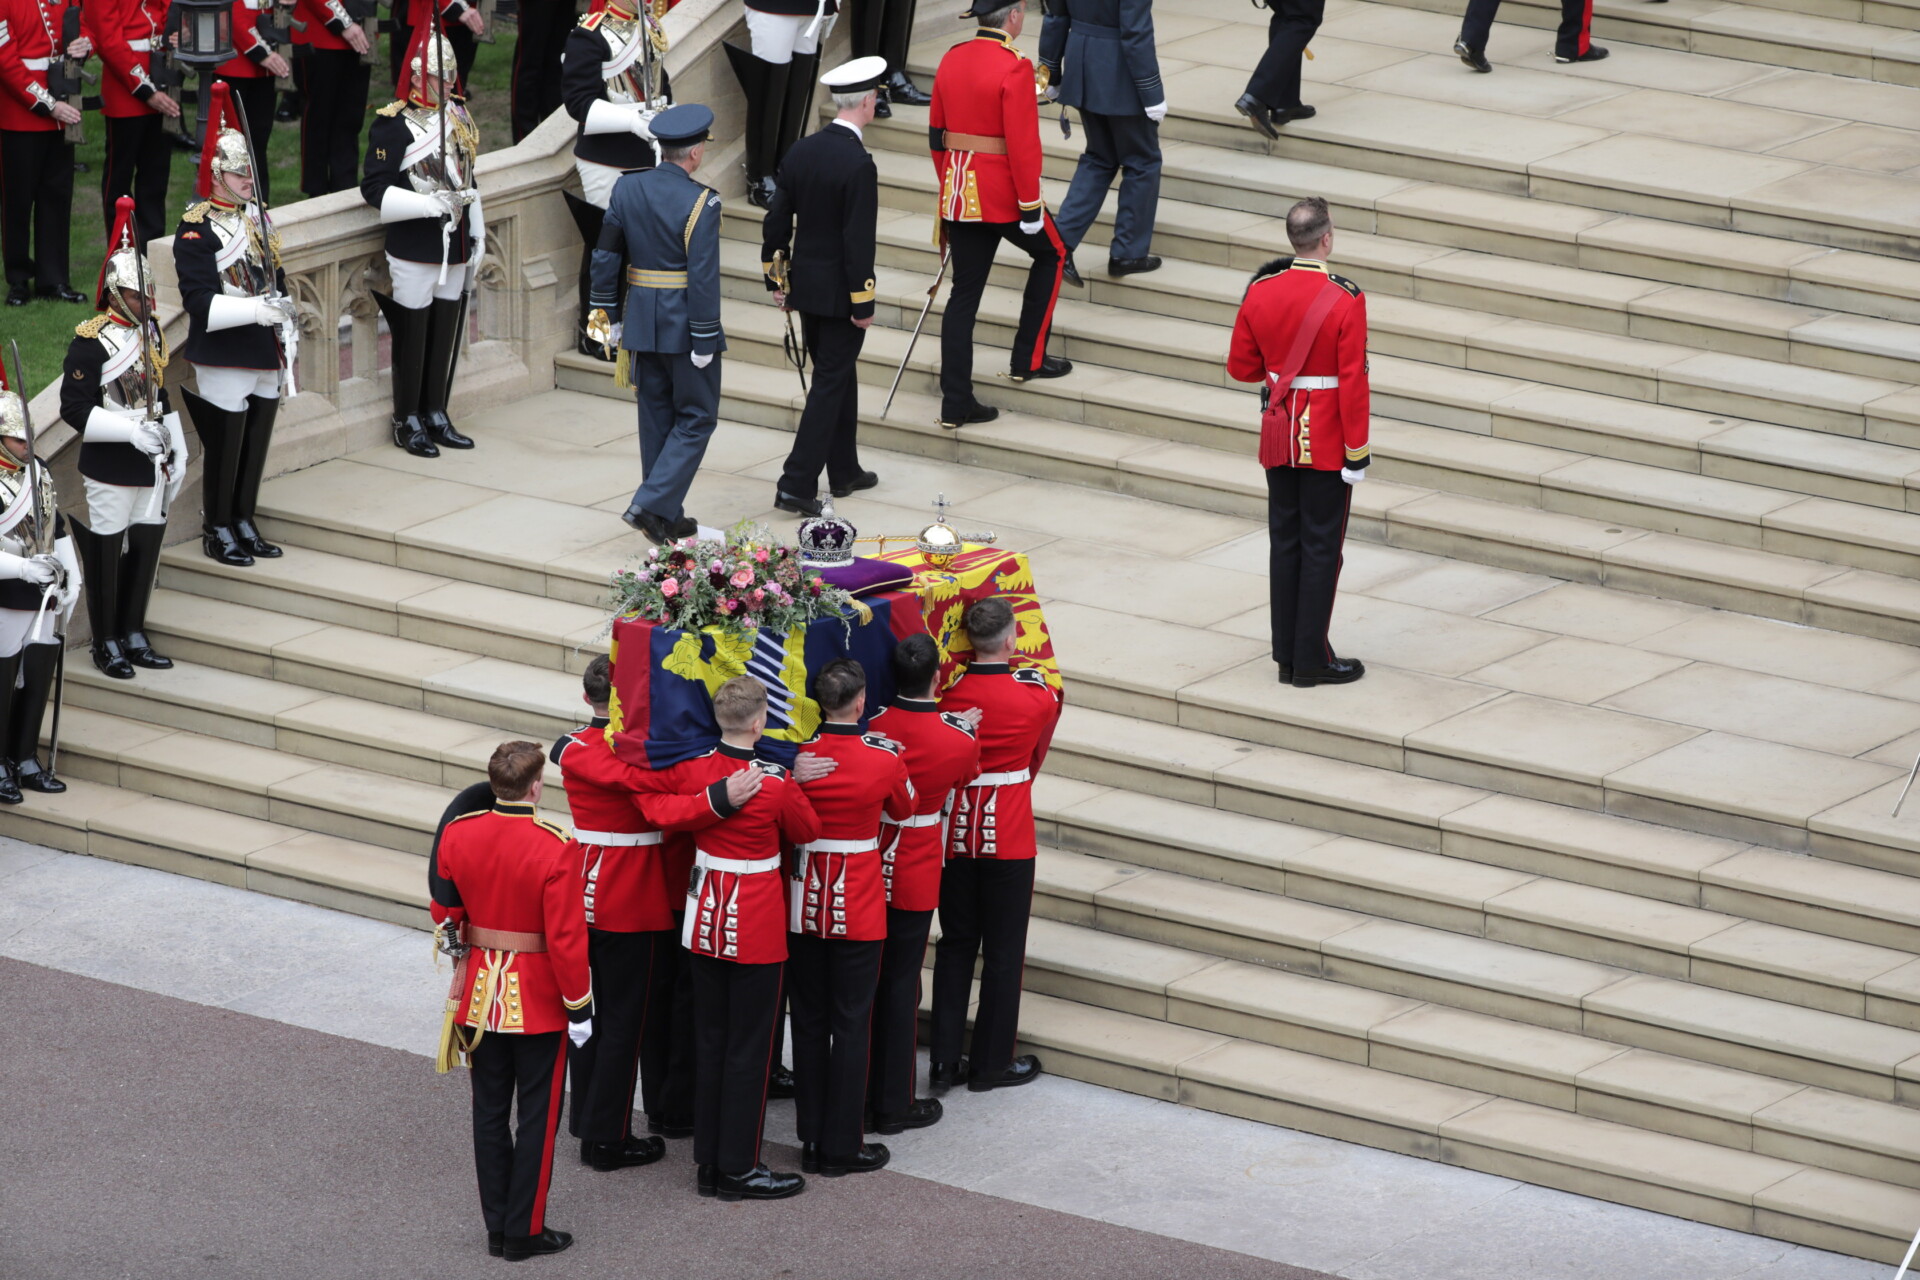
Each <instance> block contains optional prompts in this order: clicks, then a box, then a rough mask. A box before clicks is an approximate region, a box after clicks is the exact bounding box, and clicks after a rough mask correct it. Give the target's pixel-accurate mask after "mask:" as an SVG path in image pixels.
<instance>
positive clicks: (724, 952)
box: [640, 742, 820, 964]
mask: <svg viewBox="0 0 1920 1280" xmlns="http://www.w3.org/2000/svg"><path fill="white" fill-rule="evenodd" d="M753 761H754V756H753V753H752V752H751V751H748V750H746V749H745V748H743V747H735V746H730V745H728V744H727V743H724V742H723V743H721V744H720V745H719V746H718V747H715V748H714V749H713V750H712V751H709V752H708V753H707V754H706V755H703V756H698V757H696V758H694V759H692V760H688V761H685V762H684V763H681V764H676V765H674V766H672V767H671V768H668V769H660V770H657V771H656V772H654V773H653V774H651V775H649V776H648V777H647V778H646V779H645V782H644V789H643V792H642V795H641V798H640V807H641V811H642V812H643V813H645V814H646V815H647V817H648V819H649V820H650V821H652V822H655V823H657V824H658V825H659V826H660V828H661V829H662V830H665V831H692V832H694V845H695V848H696V853H695V856H694V863H693V874H692V876H691V878H690V880H689V882H688V885H687V904H686V911H687V918H686V921H685V923H684V924H683V925H682V932H681V934H680V941H681V943H682V944H683V945H684V946H685V947H686V948H687V950H689V951H691V952H693V953H694V954H695V955H700V956H713V957H715V958H716V959H720V960H732V961H735V962H736V963H739V964H778V963H780V962H781V961H783V960H785V959H786V958H787V895H786V888H785V885H786V877H785V876H784V875H782V874H781V858H780V849H781V841H782V840H785V841H787V842H789V843H792V844H804V843H805V842H807V841H809V840H812V839H814V838H815V837H816V836H818V835H819V834H820V820H819V819H818V818H816V817H815V816H814V812H813V806H812V805H811V804H809V803H808V802H807V797H806V795H805V794H804V793H803V792H802V791H801V790H800V787H799V785H798V784H797V783H795V782H794V781H793V779H792V778H790V777H788V776H787V771H786V770H785V769H783V768H781V767H780V766H779V765H777V764H772V763H769V762H767V761H764V760H763V761H761V762H760V767H761V768H762V769H764V770H766V773H767V777H766V780H765V781H764V782H763V783H761V785H760V791H759V794H757V795H755V796H754V797H753V799H751V800H749V801H747V803H746V804H745V806H743V807H742V808H739V809H735V808H734V807H733V805H732V804H730V803H729V802H728V800H727V779H728V778H730V777H732V776H733V775H734V774H736V773H738V772H740V770H742V769H744V768H746V767H747V765H749V764H751V763H753Z"/></svg>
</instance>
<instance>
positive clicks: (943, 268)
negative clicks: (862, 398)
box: [880, 246, 953, 418]
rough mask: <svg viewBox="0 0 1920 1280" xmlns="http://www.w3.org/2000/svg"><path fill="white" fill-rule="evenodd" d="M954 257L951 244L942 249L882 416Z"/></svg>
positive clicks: (905, 369) (905, 367) (897, 387)
mask: <svg viewBox="0 0 1920 1280" xmlns="http://www.w3.org/2000/svg"><path fill="white" fill-rule="evenodd" d="M952 257H953V249H952V248H951V246H949V247H945V248H942V249H941V250H940V270H939V272H938V273H936V274H935V275H934V277H933V283H932V284H930V285H928V286H927V301H926V305H925V306H923V307H921V308H920V319H919V320H918V321H917V322H915V324H914V326H913V336H912V337H911V338H909V339H907V354H906V355H905V356H904V357H902V358H901V360H900V367H899V368H898V369H895V370H894V371H893V385H892V386H891V387H888V388H887V403H886V404H885V405H883V406H882V407H881V409H880V416H881V417H883V418H884V417H886V416H887V410H889V409H891V408H893V395H894V392H896V391H898V390H900V379H901V378H903V377H904V376H906V372H907V365H908V364H909V363H911V362H912V360H913V346H914V344H915V343H916V342H918V341H920V331H921V330H922V329H924V328H926V327H927V313H928V312H929V311H932V310H933V298H934V295H935V294H937V293H939V292H940V282H941V281H942V280H945V279H946V278H947V263H948V261H949V260H951V259H952Z"/></svg>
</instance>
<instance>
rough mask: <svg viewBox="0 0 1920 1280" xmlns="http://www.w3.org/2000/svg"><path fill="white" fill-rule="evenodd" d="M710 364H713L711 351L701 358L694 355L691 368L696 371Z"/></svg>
mask: <svg viewBox="0 0 1920 1280" xmlns="http://www.w3.org/2000/svg"><path fill="white" fill-rule="evenodd" d="M712 363H713V352H711V351H709V352H707V354H706V355H703V356H702V355H696V356H694V358H693V367H694V368H696V369H704V368H706V367H707V366H708V365H710V364H712Z"/></svg>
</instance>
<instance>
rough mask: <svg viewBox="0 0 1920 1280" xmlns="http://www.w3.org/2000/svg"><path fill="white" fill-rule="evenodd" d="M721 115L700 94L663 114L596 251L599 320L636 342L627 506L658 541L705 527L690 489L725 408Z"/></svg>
mask: <svg viewBox="0 0 1920 1280" xmlns="http://www.w3.org/2000/svg"><path fill="white" fill-rule="evenodd" d="M712 127H713V112H712V111H711V110H709V109H708V108H706V107H703V106H699V105H697V104H695V103H690V102H688V103H681V104H680V105H679V106H675V107H668V108H667V109H666V110H665V111H662V112H661V113H660V114H659V115H657V116H655V117H654V118H653V125H652V128H653V137H654V140H655V141H656V142H658V143H659V144H660V165H659V167H658V168H655V169H649V170H647V171H646V172H645V173H641V174H638V175H636V176H635V177H634V178H633V179H632V180H631V181H628V182H622V183H620V184H619V187H618V189H616V190H615V191H614V193H613V203H612V204H610V205H609V206H608V207H607V218H606V223H605V225H604V226H603V227H602V228H601V230H600V243H599V244H598V245H597V246H596V247H595V248H594V251H593V299H592V300H593V313H592V314H591V315H589V316H588V317H587V325H588V329H589V331H590V332H591V333H592V334H593V336H594V338H595V339H596V340H597V341H599V342H601V343H602V344H603V345H605V346H607V347H609V348H611V347H614V346H619V347H620V348H622V349H624V350H625V351H626V353H627V355H628V358H629V362H630V368H631V373H632V378H633V394H634V400H635V401H636V403H637V404H638V406H639V410H640V469H641V472H642V480H641V483H640V487H639V488H638V489H636V490H635V491H634V494H633V501H632V502H631V503H629V504H628V505H627V509H626V511H625V512H623V513H622V514H621V517H620V518H621V519H622V520H624V521H626V522H627V524H629V525H631V526H632V527H633V528H635V529H638V530H639V531H640V532H641V533H643V534H645V535H646V536H647V537H648V538H649V539H651V540H652V541H654V542H656V543H666V542H670V541H672V540H673V539H675V538H684V537H687V536H689V535H690V534H692V533H693V532H694V531H695V529H696V528H697V527H698V525H697V523H696V522H695V521H694V520H693V518H692V517H690V516H688V515H687V514H686V510H685V503H686V499H687V489H688V487H689V486H690V485H692V484H693V477H694V475H695V473H697V472H698V471H699V470H700V462H701V459H703V458H704V457H706V453H707V441H708V440H709V439H711V438H712V436H713V428H714V424H715V423H716V422H717V421H718V420H719V414H720V353H721V352H722V351H725V350H726V349H727V339H726V335H725V333H724V332H722V330H721V328H720V195H719V193H718V192H716V191H714V190H713V188H711V187H707V186H703V185H702V184H701V183H699V182H697V181H695V180H694V176H693V174H694V170H696V169H698V168H699V167H700V165H701V162H702V161H703V160H705V158H706V153H707V136H708V134H707V131H708V130H709V129H711V128H712ZM623 258H624V259H625V260H626V262H627V264H628V265H627V268H626V276H625V279H624V280H623V279H622V278H621V273H620V264H621V260H622V259H623Z"/></svg>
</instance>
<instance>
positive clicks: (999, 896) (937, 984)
mask: <svg viewBox="0 0 1920 1280" xmlns="http://www.w3.org/2000/svg"><path fill="white" fill-rule="evenodd" d="M1032 911H1033V859H1032V858H954V859H953V860H951V861H950V862H948V863H947V865H946V867H945V869H944V870H942V871H941V873H940V941H939V942H938V943H937V944H936V945H935V947H934V951H933V1045H932V1053H933V1060H934V1061H935V1062H942V1063H947V1064H949V1065H951V1064H955V1063H958V1062H959V1061H960V1041H961V1039H962V1037H963V1036H964V1035H965V1034H966V1029H967V996H968V993H969V992H970V991H971V990H972V987H973V961H974V957H975V956H978V957H980V1007H979V1009H978V1010H977V1011H976V1012H975V1013H974V1016H973V1046H972V1054H971V1057H972V1060H973V1070H974V1071H975V1072H976V1073H978V1074H983V1075H990V1074H992V1073H994V1072H996V1071H1004V1070H1006V1069H1007V1067H1008V1066H1009V1065H1011V1064H1012V1062H1013V1048H1014V1045H1015V1044H1016V1043H1018V1042H1019V1039H1020V980H1021V977H1022V976H1023V974H1024V972H1025V969H1026V963H1027V918H1028V916H1029V915H1030V914H1032Z"/></svg>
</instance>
